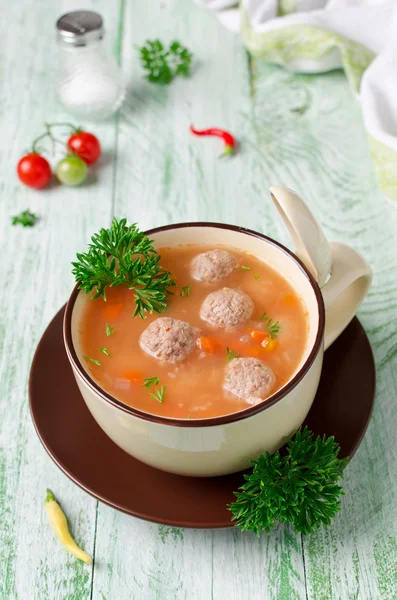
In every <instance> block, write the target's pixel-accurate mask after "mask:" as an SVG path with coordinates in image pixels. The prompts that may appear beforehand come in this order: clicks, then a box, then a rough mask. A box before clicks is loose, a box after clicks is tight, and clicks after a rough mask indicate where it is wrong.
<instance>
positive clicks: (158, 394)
mask: <svg viewBox="0 0 397 600" xmlns="http://www.w3.org/2000/svg"><path fill="white" fill-rule="evenodd" d="M165 388H166V386H165V385H163V386H161V388H160V389H157V390H155V391H154V393H152V392H149V396H151V397H152V398H154V399H155V400H157V402H164V392H165Z"/></svg>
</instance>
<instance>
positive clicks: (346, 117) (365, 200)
mask: <svg viewBox="0 0 397 600" xmlns="http://www.w3.org/2000/svg"><path fill="white" fill-rule="evenodd" d="M254 72H255V73H256V80H255V90H256V93H255V111H254V112H255V115H254V121H255V127H256V130H257V135H258V138H257V142H258V146H257V151H258V153H260V155H261V156H262V157H263V174H264V179H265V180H267V181H269V180H270V178H271V179H273V180H276V181H277V182H278V183H282V184H285V185H288V186H290V187H292V188H293V189H295V190H297V191H298V192H299V193H301V194H302V196H303V197H304V198H305V200H306V201H307V202H308V204H309V206H310V208H311V209H312V210H313V212H314V214H315V215H316V216H317V217H318V219H319V221H320V223H321V224H322V225H323V226H324V229H325V231H326V232H327V234H328V235H329V237H330V239H335V240H338V241H342V242H345V243H348V244H351V245H353V246H354V247H355V248H356V249H358V250H359V251H361V252H362V253H363V254H364V256H365V257H366V258H367V260H368V261H369V262H370V263H371V264H372V265H373V268H374V272H375V277H374V283H373V286H372V289H371V291H370V294H369V297H368V299H367V300H366V301H365V303H364V305H363V307H362V309H361V310H360V313H359V316H360V318H361V321H362V323H363V325H364V326H365V328H366V329H367V331H368V333H369V336H370V340H371V343H372V347H373V349H374V353H375V359H376V363H377V367H378V381H379V383H378V394H377V403H376V406H375V412H374V417H373V419H372V421H371V424H370V426H369V429H368V432H367V434H366V437H365V439H364V442H363V444H362V446H361V448H360V449H359V451H358V453H357V455H356V456H355V457H354V459H353V460H352V463H351V464H350V465H349V467H348V468H347V469H346V476H345V480H344V489H345V493H346V496H345V497H344V499H343V502H342V511H341V513H340V515H339V516H338V518H337V519H335V521H334V522H333V524H332V526H331V528H329V529H321V530H320V531H318V532H316V533H315V534H312V535H311V536H309V537H307V538H303V548H304V558H305V567H306V577H307V594H308V598H309V599H313V600H329V599H330V598H332V599H333V600H339V599H340V600H345V599H347V598H349V599H350V598H351V599H360V600H374V599H378V598H382V599H387V600H389V599H390V600H391V599H392V598H396V596H397V545H396V541H397V525H396V520H395V517H394V512H395V511H394V508H393V507H395V505H396V501H397V498H396V494H397V486H396V478H395V465H396V447H395V443H394V438H395V435H394V430H395V427H394V423H395V418H396V408H395V400H394V396H395V394H394V393H393V390H395V386H396V369H395V366H396V355H397V331H396V327H395V322H396V317H397V310H396V309H397V303H396V301H395V272H396V267H397V252H396V242H395V231H396V225H397V213H396V211H395V207H393V206H392V205H391V204H389V203H388V202H387V201H386V200H385V199H384V198H383V197H382V195H381V194H380V192H379V191H378V188H377V184H376V180H375V176H374V171H373V167H372V163H371V160H370V156H369V151H368V146H367V142H366V136H365V132H364V129H363V125H362V120H361V114H360V110H359V106H358V104H356V103H355V101H354V99H353V97H352V94H351V91H350V89H349V87H348V85H347V82H346V81H345V80H344V78H343V75H342V74H341V73H331V74H328V75H326V76H318V77H312V76H291V75H290V74H289V73H287V72H286V71H283V70H281V69H279V68H277V67H272V66H270V65H266V64H264V63H262V62H255V63H254ZM296 109H298V111H296ZM278 223H279V221H277V225H276V237H278V238H279V239H281V240H282V241H284V243H287V244H288V239H287V237H286V234H285V232H283V231H280V229H279V225H278Z"/></svg>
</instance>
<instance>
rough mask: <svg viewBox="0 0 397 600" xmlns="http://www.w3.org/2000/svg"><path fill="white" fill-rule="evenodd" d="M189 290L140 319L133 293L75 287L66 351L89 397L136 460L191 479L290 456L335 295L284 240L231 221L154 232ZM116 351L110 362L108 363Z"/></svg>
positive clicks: (181, 289) (164, 257) (165, 260)
mask: <svg viewBox="0 0 397 600" xmlns="http://www.w3.org/2000/svg"><path fill="white" fill-rule="evenodd" d="M147 235H148V236H149V238H150V239H153V240H154V242H155V246H156V248H157V249H158V251H159V253H160V254H161V264H162V266H163V267H164V268H166V269H167V270H169V271H171V272H172V273H173V274H174V275H175V279H176V281H177V282H178V287H176V289H175V290H174V293H173V295H172V296H171V297H170V301H169V302H168V306H167V309H166V310H165V311H164V312H163V313H161V314H157V313H155V314H152V315H149V316H148V317H147V318H146V319H140V318H137V317H135V318H132V316H131V315H132V303H131V297H130V296H131V291H130V290H129V289H128V288H127V287H123V286H118V287H115V288H112V289H110V290H108V291H107V301H106V302H104V301H103V300H102V299H101V298H98V299H96V300H92V296H91V295H90V294H88V295H86V294H85V293H84V291H82V290H79V289H78V287H77V286H76V288H75V289H74V291H73V293H72V295H71V298H70V300H69V302H68V305H67V310H66V314H65V325H64V331H65V343H66V348H67V352H68V356H69V359H70V362H71V364H72V368H73V371H74V374H75V377H76V380H77V383H78V386H79V388H80V391H81V393H82V396H83V398H84V400H85V402H86V404H87V406H88V408H89V410H90V411H91V413H92V415H93V416H94V418H95V419H96V421H97V422H98V423H99V425H100V426H101V427H102V429H103V430H104V431H105V432H106V433H107V435H108V436H109V437H110V438H111V439H112V440H113V441H114V442H115V443H116V444H118V445H119V446H120V447H121V448H123V449H124V450H125V451H126V452H128V453H129V454H131V455H133V456H134V457H135V458H137V459H139V460H141V461H143V462H145V463H147V464H149V465H151V466H153V467H156V468H159V469H163V470H166V471H170V472H173V473H178V474H182V475H195V476H200V475H201V476H209V475H222V474H226V473H231V472H235V471H239V470H241V469H243V468H245V467H246V466H247V465H248V463H249V460H250V459H252V458H254V457H256V456H257V455H258V454H260V453H261V452H263V451H264V450H268V451H270V452H273V451H275V450H276V449H277V448H279V447H280V446H281V445H282V443H283V441H284V440H285V436H287V435H289V434H291V433H292V432H293V431H294V430H296V429H297V428H298V427H299V426H300V424H301V423H302V422H303V420H304V419H305V417H306V415H307V413H308V411H309V409H310V406H311V404H312V402H313V399H314V395H315V392H316V389H317V385H318V381H319V377H320V372H321V365H322V357H323V336H324V304H323V299H322V296H321V292H320V290H319V288H318V286H317V284H316V282H315V281H314V279H313V277H312V275H311V274H310V273H309V272H308V270H307V269H306V268H305V266H304V265H303V264H302V263H301V262H300V261H299V259H297V258H296V257H295V256H294V255H293V254H292V253H290V252H289V251H288V250H287V249H285V248H284V247H282V246H281V245H280V244H278V243H277V242H275V241H273V240H271V239H269V238H267V237H265V236H263V235H261V234H259V233H256V232H253V231H248V230H245V229H241V228H238V227H232V226H226V225H219V224H210V223H202V224H179V225H170V226H166V227H160V228H157V229H153V230H151V231H148V232H147ZM104 352H105V353H104Z"/></svg>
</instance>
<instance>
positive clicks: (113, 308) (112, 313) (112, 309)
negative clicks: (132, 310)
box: [102, 304, 124, 321]
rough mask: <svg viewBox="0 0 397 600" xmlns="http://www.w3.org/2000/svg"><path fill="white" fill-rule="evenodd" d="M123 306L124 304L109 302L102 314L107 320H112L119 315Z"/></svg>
mask: <svg viewBox="0 0 397 600" xmlns="http://www.w3.org/2000/svg"><path fill="white" fill-rule="evenodd" d="M123 308H124V304H107V305H106V306H105V308H104V309H103V313H102V314H103V316H104V318H105V319H106V320H107V321H112V320H113V319H115V318H116V317H118V316H119V314H120V313H121V311H122V310H123Z"/></svg>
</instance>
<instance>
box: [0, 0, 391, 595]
mask: <svg viewBox="0 0 397 600" xmlns="http://www.w3.org/2000/svg"><path fill="white" fill-rule="evenodd" d="M84 6H85V7H92V8H93V9H95V10H97V11H99V12H100V13H101V14H102V15H103V16H104V18H105V23H106V26H107V39H108V42H109V45H110V47H111V48H113V52H114V54H115V55H116V56H117V57H118V58H119V60H120V62H121V63H122V66H123V69H124V71H125V73H126V75H127V77H128V79H129V81H130V84H131V86H130V87H131V90H130V93H129V95H128V99H127V101H126V103H125V105H124V107H123V109H122V111H121V114H120V115H119V116H117V117H115V118H114V119H113V120H112V121H110V122H109V123H105V124H100V125H95V126H91V129H92V130H93V131H95V132H96V133H97V134H98V135H99V137H100V139H101V141H102V143H103V147H104V150H105V152H104V157H103V159H102V160H101V164H100V165H98V168H97V169H96V170H95V172H94V174H93V175H92V176H91V178H90V180H89V182H88V184H87V185H84V186H83V187H80V188H76V189H70V188H69V189H68V188H66V187H62V186H56V185H54V186H52V187H51V188H50V189H48V190H44V191H41V192H35V191H31V190H29V189H28V188H25V187H23V186H22V185H21V184H20V183H19V182H18V181H17V179H16V177H15V165H16V163H17V160H18V158H19V156H20V155H21V153H22V152H23V151H24V149H26V148H27V147H28V146H29V144H30V141H31V140H32V139H33V138H34V137H35V136H36V135H37V134H38V133H39V132H40V129H41V125H42V123H43V121H45V120H47V121H56V120H64V119H65V117H66V115H65V114H64V112H63V111H62V109H61V108H59V106H58V105H57V102H56V98H55V94H54V91H53V87H52V82H53V79H54V74H53V71H55V69H56V63H55V54H54V47H55V35H54V34H55V31H54V23H55V20H56V18H57V17H58V16H59V15H60V14H61V13H62V12H64V11H65V10H71V9H74V8H80V7H81V3H80V2H79V1H77V0H69V1H68V2H66V1H64V2H62V1H61V0H53V1H52V2H51V1H50V0H35V1H33V0H19V2H8V3H3V6H2V17H3V22H2V23H3V25H4V27H3V33H2V36H1V38H0V47H1V56H2V60H1V62H2V68H1V77H2V86H1V94H2V102H1V112H0V127H1V136H2V144H1V150H0V152H1V172H0V190H1V202H0V214H1V220H0V223H1V249H2V261H1V265H2V268H1V273H2V282H3V285H2V286H1V290H0V294H1V301H0V306H1V312H0V348H1V364H0V376H1V383H0V390H1V395H0V597H1V599H2V600H11V599H13V600H14V599H15V600H16V599H18V600H33V599H35V600H36V599H37V600H66V599H68V600H80V599H84V600H86V599H87V600H88V599H92V600H131V599H139V600H141V599H142V600H151V599H159V600H168V599H169V600H174V599H176V600H182V599H188V600H209V599H216V600H218V599H219V600H223V599H225V600H226V599H227V600H256V599H258V600H259V599H260V600H264V599H266V600H267V599H269V600H270V599H272V600H296V599H302V600H303V599H305V600H339V599H340V600H347V599H351V600H353V599H354V600H357V599H359V600H377V599H384V600H395V599H396V598H397V518H396V514H397V512H396V506H397V478H396V475H397V445H396V435H395V428H396V425H395V424H396V422H397V403H396V392H395V389H396V385H397V374H396V356H397V328H396V317H397V310H396V308H397V303H396V291H397V283H396V282H397V279H396V268H397V252H396V247H397V245H396V232H397V210H396V207H393V206H392V205H391V204H389V203H388V202H387V201H386V200H385V199H384V198H383V197H382V195H381V193H380V192H379V191H378V188H377V184H376V180H375V176H374V171H373V168H372V164H371V159H370V156H369V151H368V147H367V142H366V135H365V132H364V129H363V125H362V119H361V114H360V108H359V106H358V104H357V103H356V101H355V99H354V98H353V96H352V94H351V91H350V89H349V87H348V84H347V82H346V80H345V78H344V76H343V74H342V73H341V72H334V73H330V74H327V75H319V76H298V75H291V74H290V73H288V72H287V71H285V70H283V69H282V68H279V67H276V66H271V65H268V64H265V63H263V62H261V61H256V60H252V59H251V58H250V57H249V56H248V55H247V52H246V51H245V49H244V48H243V46H242V44H241V42H240V39H239V37H238V36H234V35H232V34H230V33H228V32H227V31H225V30H224V29H223V28H222V26H221V25H220V24H219V23H218V22H217V20H216V18H215V17H214V15H213V14H210V13H206V12H205V11H203V10H201V9H200V8H198V7H197V6H195V5H194V4H193V3H192V2H191V1H190V0H162V1H156V0H145V1H142V0H114V1H112V2H110V1H106V0H96V1H95V2H94V0H92V1H89V2H85V3H84ZM156 37H158V38H160V39H164V40H167V41H168V40H171V39H173V38H176V39H179V40H181V41H182V42H183V43H185V44H186V45H188V46H189V48H191V49H192V51H193V53H194V55H195V65H194V72H193V75H192V77H190V78H189V79H186V80H184V79H180V80H178V81H175V82H174V83H173V84H172V85H170V86H168V87H156V86H153V85H150V84H148V83H146V82H145V81H144V80H143V79H142V73H141V70H140V67H139V64H138V60H137V51H136V49H135V48H134V44H141V43H143V42H144V40H145V39H147V38H149V39H150V38H156ZM190 122H194V123H195V124H196V126H198V127H201V126H203V127H204V126H211V125H216V126H220V127H221V126H224V127H227V128H228V129H230V130H231V131H233V132H236V134H237V135H238V138H239V140H240V142H241V147H240V151H239V154H238V156H237V157H236V158H234V159H233V160H230V161H218V160H217V159H216V157H217V155H218V154H219V151H220V146H219V142H217V141H215V140H214V141H212V140H198V139H196V138H193V137H192V136H191V135H190V134H189V130H188V126H189V123H190ZM271 184H284V185H288V186H290V187H292V188H294V189H296V190H297V191H298V192H299V193H301V194H302V195H303V197H304V198H305V199H306V201H307V202H308V204H309V206H310V208H311V209H312V210H313V212H314V213H315V214H316V216H317V217H318V219H319V220H320V222H321V224H322V225H323V226H324V229H325V231H326V233H327V234H328V235H329V237H330V238H331V239H336V240H339V241H343V242H348V243H349V244H352V245H353V246H354V247H355V248H357V249H358V250H360V251H362V253H363V254H364V255H365V256H366V258H367V259H368V260H369V261H370V262H371V264H372V265H373V267H374V270H375V278H374V283H373V287H372V289H371V292H370V294H369V297H368V299H367V300H366V302H365V304H364V306H363V308H362V309H361V311H360V315H359V316H360V319H361V321H362V323H363V325H364V326H365V328H366V331H367V333H368V335H369V337H370V340H371V343H372V347H373V350H374V353H375V357H376V363H377V368H378V398H377V403H376V407H375V412H374V415H373V418H372V421H371V423H370V426H369V429H368V432H367V434H366V436H365V439H364V441H363V443H362V445H361V447H360V449H359V451H358V452H357V455H356V456H355V457H354V459H353V461H352V463H351V464H350V465H349V466H348V468H347V470H346V477H345V480H344V490H345V492H346V496H345V497H344V499H343V502H342V507H343V508H342V511H341V513H340V515H339V516H338V518H336V519H335V520H334V522H333V525H332V527H330V528H328V529H321V530H320V531H318V532H317V533H315V534H313V535H310V536H308V537H302V536H300V535H296V534H295V533H294V532H293V531H292V530H291V529H290V528H289V527H279V528H278V529H277V530H276V531H274V532H273V533H272V534H271V535H269V536H266V535H263V536H262V538H261V539H260V540H258V539H257V538H256V537H255V536H253V535H250V534H245V535H243V534H241V533H240V532H239V531H238V530H233V529H232V530H225V531H191V530H178V529H171V528H169V527H165V526H158V525H155V524H151V523H146V522H143V521H139V520H137V519H134V518H131V517H128V516H127V515H124V514H121V513H118V512H116V511H115V510H112V509H111V508H109V507H107V506H105V505H103V504H100V503H98V502H96V501H95V500H94V499H92V498H91V497H90V496H88V495H87V494H85V493H84V492H83V491H81V490H80V489H79V488H77V487H76V486H75V485H74V484H73V483H71V482H70V481H69V480H68V479H67V478H66V477H65V476H64V475H63V474H62V473H61V472H60V471H59V470H58V469H57V468H56V467H55V465H54V464H53V463H52V461H51V460H50V459H49V457H48V456H47V454H46V452H45V451H44V449H43V448H42V446H41V444H40V442H39V440H38V438H37V436H36V434H35V432H34V429H33V425H32V422H31V419H30V415H29V409H28V401H27V380H28V374H29V369H30V364H31V360H32V356H33V353H34V350H35V348H36V345H37V343H38V341H39V339H40V336H41V335H42V333H43V331H44V329H45V327H46V326H47V324H48V322H49V321H50V319H51V318H52V316H53V315H54V314H55V312H56V311H57V310H58V309H59V308H60V307H61V306H62V304H63V303H64V302H65V301H66V299H67V297H68V295H69V293H70V290H71V287H72V285H73V280H72V275H71V272H70V262H71V260H72V259H73V258H74V256H75V253H76V251H79V250H80V251H81V250H83V249H84V248H85V247H86V243H87V240H88V238H89V236H90V234H92V233H93V232H95V231H96V230H97V229H98V228H99V227H100V226H106V225H108V224H109V223H110V220H111V217H112V216H113V215H117V216H119V217H121V216H126V217H127V218H128V219H129V220H132V221H137V222H139V224H140V226H141V227H142V228H149V227H153V226H156V225H162V224H165V223H170V222H177V221H187V220H197V219H198V220H214V221H222V222H230V223H238V224H240V225H243V226H247V227H250V228H252V229H257V230H258V231H262V232H264V233H266V234H269V235H271V236H273V237H275V238H276V239H279V240H281V241H282V242H284V243H287V244H288V243H289V240H288V237H287V235H286V233H285V231H284V229H283V226H282V225H281V223H280V219H279V218H278V216H277V214H276V211H275V209H274V208H273V206H272V205H271V203H270V201H269V194H268V187H269V185H271ZM27 207H29V208H31V209H32V210H33V211H34V212H37V213H38V214H39V215H40V216H41V219H40V222H39V223H38V225H37V226H36V227H34V228H32V229H22V228H20V227H12V226H11V224H10V217H11V216H12V215H14V214H16V213H18V212H20V211H21V210H23V209H25V208H27ZM126 476H128V475H127V474H126ZM47 486H48V487H51V488H52V489H53V491H54V493H55V494H56V495H57V496H58V497H59V498H60V499H61V500H62V504H63V506H64V507H66V511H67V515H68V517H69V520H70V524H71V528H72V530H73V532H74V534H75V537H76V539H77V540H78V541H79V542H80V543H81V544H82V546H83V547H84V548H85V549H86V550H87V551H89V552H90V553H92V554H94V555H95V566H94V567H93V568H90V567H87V566H86V565H84V564H81V563H79V562H78V561H76V560H75V559H74V558H73V557H70V556H69V555H67V554H66V552H65V551H64V550H63V548H62V547H61V545H60V544H59V542H58V540H57V539H56V538H55V536H54V534H53V532H52V531H51V529H50V527H49V525H48V523H47V520H46V516H45V512H44V505H43V500H44V496H45V489H46V487H47ZM159 502H161V499H160V498H159Z"/></svg>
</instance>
